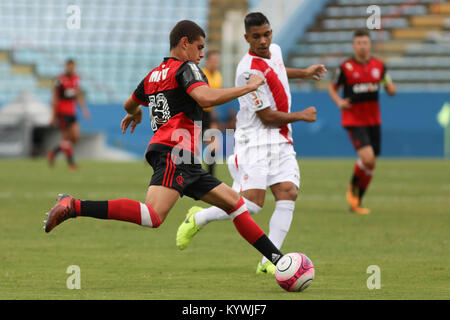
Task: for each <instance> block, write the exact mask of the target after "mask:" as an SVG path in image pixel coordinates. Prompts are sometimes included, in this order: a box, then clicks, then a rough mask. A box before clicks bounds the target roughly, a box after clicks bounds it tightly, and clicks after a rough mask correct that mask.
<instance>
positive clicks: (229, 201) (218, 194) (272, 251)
mask: <svg viewBox="0 0 450 320" xmlns="http://www.w3.org/2000/svg"><path fill="white" fill-rule="evenodd" d="M201 200H203V201H205V202H208V203H210V204H212V205H215V206H217V207H219V208H221V209H222V210H224V211H226V212H227V214H228V215H229V216H230V217H231V218H232V219H233V223H234V226H235V227H236V229H237V231H238V232H239V234H240V235H241V236H242V237H243V238H244V239H245V240H247V242H248V243H250V244H251V245H252V246H253V247H255V248H256V249H257V250H258V251H259V252H260V253H262V254H263V255H264V256H265V257H267V259H268V260H270V261H271V262H272V263H273V264H275V265H276V263H277V262H278V261H279V259H280V258H281V257H282V253H281V252H280V250H278V249H277V248H276V247H275V245H274V244H273V243H272V242H271V241H270V240H269V238H268V237H267V236H266V235H265V233H264V231H263V230H262V229H261V228H260V227H259V226H258V225H257V224H256V223H255V221H254V220H253V218H252V217H251V216H250V214H249V212H248V210H247V206H246V205H245V202H244V199H243V198H242V197H241V196H240V195H239V194H238V193H236V192H235V191H234V190H233V189H231V188H230V187H228V186H227V185H225V184H224V183H222V184H220V185H218V186H217V187H215V188H214V189H212V190H211V191H210V192H208V193H207V194H206V195H204V196H203V197H202V199H201ZM236 200H237V201H236ZM230 208H231V209H230Z"/></svg>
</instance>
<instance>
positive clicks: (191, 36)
mask: <svg viewBox="0 0 450 320" xmlns="http://www.w3.org/2000/svg"><path fill="white" fill-rule="evenodd" d="M183 37H187V38H188V41H189V43H192V42H194V41H195V40H198V39H199V38H200V37H203V38H206V35H205V31H203V29H202V28H201V27H200V26H199V25H198V24H196V23H195V22H193V21H190V20H181V21H179V22H178V23H177V24H176V25H175V27H173V29H172V31H170V49H171V50H172V49H173V48H175V47H176V46H177V45H178V43H179V42H180V40H181V38H183Z"/></svg>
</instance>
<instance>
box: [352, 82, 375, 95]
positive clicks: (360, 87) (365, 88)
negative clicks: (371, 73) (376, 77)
mask: <svg viewBox="0 0 450 320" xmlns="http://www.w3.org/2000/svg"><path fill="white" fill-rule="evenodd" d="M378 89H379V86H378V83H371V82H368V83H358V84H355V85H354V86H353V92H354V93H367V92H375V91H378Z"/></svg>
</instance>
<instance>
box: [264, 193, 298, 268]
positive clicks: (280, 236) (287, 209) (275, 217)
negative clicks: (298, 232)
mask: <svg viewBox="0 0 450 320" xmlns="http://www.w3.org/2000/svg"><path fill="white" fill-rule="evenodd" d="M294 209H295V201H292V200H278V201H276V202H275V210H274V212H273V214H272V217H271V218H270V224H269V235H268V237H269V239H270V241H272V242H273V244H274V245H275V247H277V248H278V249H280V248H281V246H282V245H283V241H284V238H286V235H287V233H288V231H289V228H290V226H291V222H292V216H293V213H294ZM267 261H268V260H267V259H266V257H263V259H262V260H261V264H264V263H266V262H267Z"/></svg>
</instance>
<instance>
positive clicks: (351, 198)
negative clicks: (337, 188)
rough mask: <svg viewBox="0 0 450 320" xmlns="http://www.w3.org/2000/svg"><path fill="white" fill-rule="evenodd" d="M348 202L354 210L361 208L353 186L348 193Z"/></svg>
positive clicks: (349, 187)
mask: <svg viewBox="0 0 450 320" xmlns="http://www.w3.org/2000/svg"><path fill="white" fill-rule="evenodd" d="M346 198H347V202H348V204H349V205H350V208H351V209H352V210H353V209H354V208H358V206H359V197H358V196H356V195H355V194H354V192H353V186H352V185H349V186H348V189H347V193H346Z"/></svg>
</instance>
